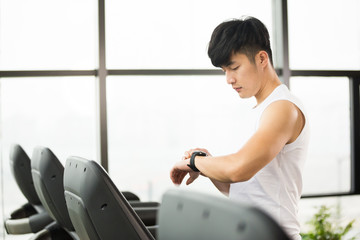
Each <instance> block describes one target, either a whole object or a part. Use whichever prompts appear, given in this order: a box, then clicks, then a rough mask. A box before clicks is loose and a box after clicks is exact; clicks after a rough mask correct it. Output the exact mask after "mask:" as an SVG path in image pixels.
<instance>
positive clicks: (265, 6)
mask: <svg viewBox="0 0 360 240" xmlns="http://www.w3.org/2000/svg"><path fill="white" fill-rule="evenodd" d="M260 5H261V8H259V6H260ZM105 7H106V39H107V42H106V44H107V47H106V50H107V52H106V55H107V67H108V68H110V69H157V68H160V69H202V68H212V65H211V63H210V61H209V59H208V57H207V45H208V42H209V40H210V36H211V33H212V31H213V30H214V28H215V27H216V26H217V25H218V24H219V23H221V22H222V21H225V20H228V19H230V18H239V17H241V16H243V15H250V16H255V17H258V18H259V19H261V20H262V21H263V22H264V23H265V24H266V25H267V27H268V28H269V32H270V33H272V20H271V1H270V0H256V1H245V0H240V1H239V0H226V1H221V2H219V1H214V0H211V1H208V0H201V1H200V0H198V1H192V0H184V1H175V2H174V1H166V0H153V1H126V2H123V1H116V0H108V1H106V6H105ZM219 8H222V9H224V11H219Z"/></svg>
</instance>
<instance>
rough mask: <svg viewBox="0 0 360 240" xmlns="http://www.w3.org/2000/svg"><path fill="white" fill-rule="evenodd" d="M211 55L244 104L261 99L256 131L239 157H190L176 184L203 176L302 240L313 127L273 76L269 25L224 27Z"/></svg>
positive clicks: (177, 168)
mask: <svg viewBox="0 0 360 240" xmlns="http://www.w3.org/2000/svg"><path fill="white" fill-rule="evenodd" d="M208 55H209V57H210V59H211V61H212V64H213V65H214V66H216V67H221V68H222V70H223V71H224V72H225V75H226V81H227V83H228V84H230V85H231V87H232V88H233V89H234V90H235V92H236V93H237V94H239V96H240V97H241V98H249V97H255V98H256V101H257V105H256V106H255V107H254V109H253V111H254V114H255V116H256V119H257V120H256V128H255V129H254V133H253V135H252V136H251V137H250V139H249V140H248V141H247V142H246V143H245V144H244V146H242V147H241V148H240V150H239V151H238V152H236V153H232V154H229V155H225V156H218V157H214V156H211V154H210V153H209V152H208V151H207V150H206V149H199V148H197V149H191V150H189V151H187V152H185V154H184V157H183V160H182V161H179V162H177V163H176V164H175V165H174V167H173V168H172V170H171V172H170V177H171V180H172V181H173V183H174V184H181V182H182V180H183V179H184V177H185V176H186V175H187V174H189V176H190V177H189V178H188V180H187V182H186V183H187V184H190V183H192V182H193V181H194V180H195V179H196V178H197V177H198V176H199V174H200V173H201V175H203V176H206V177H208V178H209V179H210V180H211V181H212V182H213V184H214V185H215V186H216V187H217V188H218V189H219V190H220V191H221V192H222V193H224V194H226V195H229V197H230V198H232V199H237V200H240V201H246V202H249V203H252V204H254V205H256V206H258V207H260V208H263V209H264V210H265V211H266V212H268V213H269V214H270V215H271V216H272V217H273V218H274V219H276V220H277V221H278V222H279V224H280V225H281V226H282V227H283V229H284V230H285V231H286V232H287V233H288V235H289V236H290V237H291V238H292V239H301V237H300V235H299V233H300V225H299V222H298V219H297V212H298V201H299V199H300V196H301V191H302V168H303V165H304V162H305V157H306V152H307V146H308V142H309V129H308V123H307V119H306V116H305V112H304V109H303V107H302V104H301V102H300V101H299V100H298V99H297V98H296V97H294V96H293V95H292V94H291V93H290V92H289V90H288V88H287V87H286V86H285V85H283V84H281V82H280V80H279V78H278V76H277V74H276V72H275V70H274V67H273V61H272V52H271V48H270V40H269V33H268V31H267V29H266V27H265V25H264V24H263V23H262V22H261V21H259V20H258V19H256V18H252V17H248V18H245V19H240V20H231V21H227V22H224V23H221V24H220V25H219V26H218V27H216V29H215V30H214V32H213V34H212V36H211V40H210V43H209V49H208ZM199 150H200V151H202V152H204V153H206V154H207V155H206V156H204V154H202V153H201V152H200V153H199ZM197 171H199V172H197Z"/></svg>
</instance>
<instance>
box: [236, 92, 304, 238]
mask: <svg viewBox="0 0 360 240" xmlns="http://www.w3.org/2000/svg"><path fill="white" fill-rule="evenodd" d="M279 100H287V101H290V102H292V103H293V104H295V105H296V106H297V107H298V108H299V109H300V110H301V111H302V113H303V114H304V116H305V125H304V128H303V130H302V132H301V133H300V135H299V136H298V138H297V139H296V140H295V141H294V142H292V143H290V144H286V145H285V146H284V148H283V149H282V150H281V151H280V153H279V154H278V155H277V156H276V157H275V158H274V159H273V160H272V161H271V162H270V163H269V164H268V165H266V166H265V167H264V168H263V169H261V170H260V171H259V172H258V173H256V174H255V176H253V177H252V178H251V179H250V180H248V181H246V182H239V183H233V184H231V185H230V191H229V197H230V198H232V199H236V200H240V201H245V202H250V203H252V204H254V205H256V206H258V207H260V208H262V209H263V210H265V211H266V212H267V213H269V214H270V216H272V217H273V218H274V219H275V220H276V221H277V222H278V223H279V224H280V226H282V228H283V229H284V230H285V231H286V232H287V233H288V235H289V236H290V237H291V238H292V239H294V240H299V239H301V236H300V224H299V221H298V218H297V213H298V202H299V199H300V196H301V192H302V169H303V166H304V163H305V159H306V154H307V148H308V143H309V136H310V132H309V124H308V119H307V117H306V113H305V111H304V108H303V106H302V103H301V102H300V101H299V100H298V99H297V98H296V97H295V96H293V95H292V94H291V93H290V91H289V89H288V88H287V87H286V86H285V85H280V86H278V87H277V88H276V89H274V91H273V92H272V93H271V94H270V95H269V96H268V97H267V98H266V99H265V100H264V101H263V102H262V103H261V104H259V105H258V106H257V107H256V108H254V109H253V111H254V115H255V116H254V117H255V123H256V125H255V129H254V130H255V131H256V130H257V128H258V126H259V122H260V118H261V115H262V113H263V112H264V110H265V109H266V108H267V107H268V106H269V105H270V104H271V103H273V102H275V101H279ZM255 131H254V132H255Z"/></svg>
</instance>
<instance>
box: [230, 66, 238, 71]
mask: <svg viewBox="0 0 360 240" xmlns="http://www.w3.org/2000/svg"><path fill="white" fill-rule="evenodd" d="M238 69H239V66H237V67H234V68H232V69H231V70H233V71H236V70H238Z"/></svg>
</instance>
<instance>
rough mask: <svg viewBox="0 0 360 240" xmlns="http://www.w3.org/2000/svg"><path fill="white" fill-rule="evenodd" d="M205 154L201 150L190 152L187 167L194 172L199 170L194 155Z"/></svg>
mask: <svg viewBox="0 0 360 240" xmlns="http://www.w3.org/2000/svg"><path fill="white" fill-rule="evenodd" d="M206 155H207V154H206V153H204V152H201V151H196V152H193V153H192V154H191V157H190V164H188V167H189V168H191V169H192V170H193V171H194V172H200V171H199V169H197V168H196V166H195V157H196V156H206Z"/></svg>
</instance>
